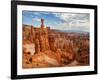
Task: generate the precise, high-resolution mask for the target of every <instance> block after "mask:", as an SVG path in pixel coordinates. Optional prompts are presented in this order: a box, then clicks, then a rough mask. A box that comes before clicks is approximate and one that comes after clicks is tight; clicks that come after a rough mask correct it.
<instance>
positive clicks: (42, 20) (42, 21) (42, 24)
mask: <svg viewBox="0 0 100 80" xmlns="http://www.w3.org/2000/svg"><path fill="white" fill-rule="evenodd" d="M41 28H44V19H41Z"/></svg>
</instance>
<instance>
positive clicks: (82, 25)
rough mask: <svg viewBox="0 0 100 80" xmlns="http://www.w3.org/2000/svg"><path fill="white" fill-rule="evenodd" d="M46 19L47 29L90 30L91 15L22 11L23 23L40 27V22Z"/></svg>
mask: <svg viewBox="0 0 100 80" xmlns="http://www.w3.org/2000/svg"><path fill="white" fill-rule="evenodd" d="M41 18H43V19H44V23H45V27H46V26H49V27H50V28H52V29H59V30H74V31H86V32H89V30H90V23H89V22H90V14H88V13H84V14H83V13H60V12H59V13H58V12H39V11H38V12H37V11H22V23H23V24H28V25H34V27H40V24H41V23H40V20H41Z"/></svg>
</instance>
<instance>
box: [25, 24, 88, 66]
mask: <svg viewBox="0 0 100 80" xmlns="http://www.w3.org/2000/svg"><path fill="white" fill-rule="evenodd" d="M27 44H34V45H35V46H31V47H30V48H31V49H28V47H25V46H26V45H27ZM27 49H28V51H27ZM32 49H33V52H34V54H32V53H33V52H32ZM30 50H31V51H30ZM73 61H76V63H75V64H74V65H70V66H76V65H89V36H88V34H79V33H71V32H70V33H67V32H62V31H58V30H53V29H50V28H43V27H42V28H35V27H33V26H29V25H23V68H33V67H54V66H58V67H59V66H68V65H69V64H72V63H73Z"/></svg>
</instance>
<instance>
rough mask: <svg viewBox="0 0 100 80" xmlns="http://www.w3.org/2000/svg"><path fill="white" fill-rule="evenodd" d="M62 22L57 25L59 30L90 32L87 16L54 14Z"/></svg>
mask: <svg viewBox="0 0 100 80" xmlns="http://www.w3.org/2000/svg"><path fill="white" fill-rule="evenodd" d="M54 15H55V16H56V17H58V18H59V19H61V20H63V21H64V22H62V23H60V24H59V29H62V30H76V31H87V32H89V30H90V22H89V14H82V13H54Z"/></svg>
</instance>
